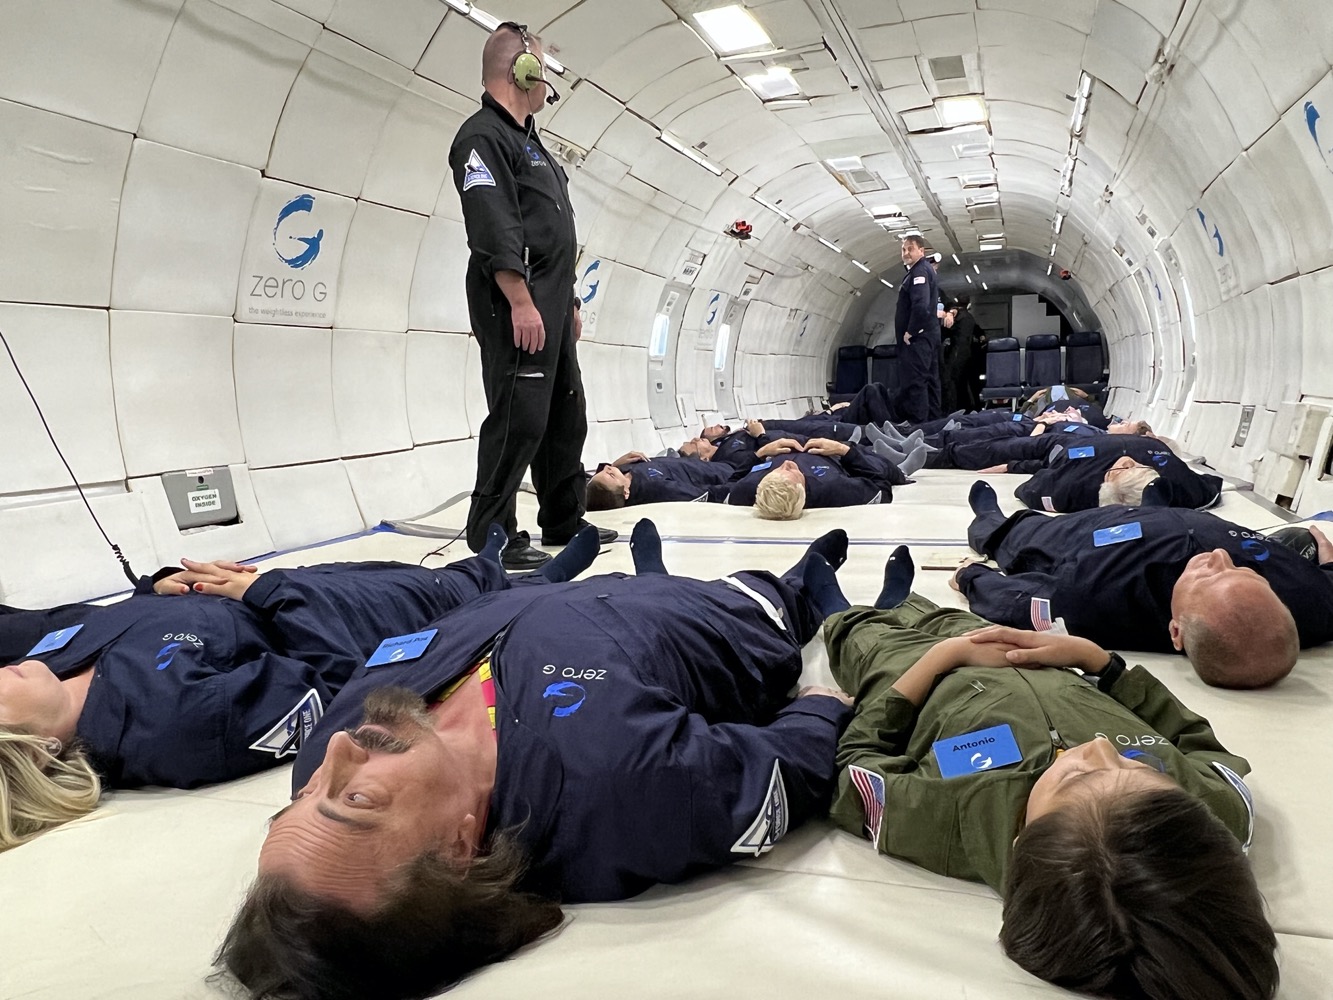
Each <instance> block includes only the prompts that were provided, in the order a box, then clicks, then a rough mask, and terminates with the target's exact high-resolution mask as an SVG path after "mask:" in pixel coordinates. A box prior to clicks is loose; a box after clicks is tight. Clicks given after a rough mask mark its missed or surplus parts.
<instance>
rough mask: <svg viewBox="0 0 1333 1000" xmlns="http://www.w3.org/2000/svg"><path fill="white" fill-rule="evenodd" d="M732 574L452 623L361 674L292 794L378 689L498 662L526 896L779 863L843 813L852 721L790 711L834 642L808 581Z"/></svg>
mask: <svg viewBox="0 0 1333 1000" xmlns="http://www.w3.org/2000/svg"><path fill="white" fill-rule="evenodd" d="M730 579H732V580H735V581H736V583H738V584H739V586H735V585H732V584H730V583H727V582H723V581H712V582H704V581H701V580H692V579H687V578H684V577H671V576H660V575H651V576H641V577H627V576H624V575H622V574H608V575H606V576H598V577H591V578H589V579H586V580H581V581H578V582H576V583H569V584H559V585H555V586H550V587H524V588H515V589H513V590H510V591H507V592H505V593H500V594H491V595H487V596H485V597H482V598H480V599H478V600H476V601H474V602H472V603H471V604H470V605H468V606H466V607H464V608H460V609H458V610H457V611H455V612H453V613H451V614H448V615H445V616H444V617H442V618H440V619H438V620H436V621H435V622H433V623H432V626H431V627H433V628H438V629H439V630H440V634H439V635H437V636H436V637H435V639H434V641H433V642H432V643H431V645H430V646H429V647H427V649H426V652H425V654H424V655H423V656H422V657H421V658H420V659H418V660H414V661H409V662H402V663H397V664H388V665H385V666H383V667H374V668H368V669H363V670H361V671H358V673H357V674H356V675H355V676H354V677H353V678H352V679H351V681H349V682H348V684H347V686H346V687H345V688H344V689H343V692H342V694H340V695H339V696H338V697H337V698H336V699H334V702H333V705H332V706H331V708H330V709H329V711H328V713H327V714H326V715H325V717H324V718H323V720H321V722H320V724H319V726H318V727H317V728H316V730H315V733H314V735H313V736H312V737H311V738H309V739H307V740H306V742H305V743H304V744H303V745H302V747H301V750H300V753H299V754H298V755H297V758H296V766H295V768H294V770H293V773H292V789H293V791H299V790H300V789H301V788H303V787H304V786H305V784H306V783H307V782H308V781H309V779H310V776H311V774H312V773H313V772H314V771H315V769H316V768H317V767H318V766H319V765H320V764H321V763H322V762H323V759H324V752H325V749H326V748H327V744H328V740H329V738H330V736H331V735H332V734H333V733H335V732H338V731H340V730H343V729H346V728H348V727H350V726H355V725H356V724H357V723H359V722H360V721H361V720H362V706H363V704H364V702H365V698H366V695H367V694H368V693H369V692H370V691H373V690H375V689H376V688H379V687H383V686H385V685H400V686H403V687H407V688H410V689H411V690H412V691H415V692H416V693H418V694H420V695H421V696H422V697H424V698H426V699H428V700H429V699H433V698H435V697H437V696H438V694H439V693H440V692H441V691H442V690H443V689H444V688H445V687H446V686H447V685H448V684H449V683H450V682H451V681H453V680H455V679H457V678H458V677H460V676H462V675H463V674H464V673H466V672H467V671H468V670H470V669H471V668H472V667H473V666H474V665H475V664H477V663H478V662H479V661H480V659H481V658H482V656H483V655H485V654H486V653H488V652H489V654H490V657H491V670H492V672H493V674H494V678H495V691H496V737H497V739H498V742H499V758H498V762H497V768H496V781H495V791H494V794H493V796H492V799H491V809H490V819H489V829H490V830H491V831H497V830H509V831H511V832H512V833H514V834H515V835H516V836H517V837H518V839H519V841H520V842H521V844H522V845H523V846H524V847H525V848H526V850H527V853H528V855H529V858H530V861H531V867H530V868H529V871H528V873H527V875H526V876H525V879H524V884H523V887H524V888H526V889H529V890H531V891H535V892H540V893H543V894H545V895H549V896H552V897H555V898H558V899H561V900H563V901H565V902H585V901H597V900H611V899H624V898H627V897H630V896H633V895H635V894H637V893H639V892H642V891H643V890H644V889H646V888H648V887H649V886H650V885H652V884H654V883H656V882H678V881H680V880H681V879H684V878H687V877H689V876H690V875H692V874H694V873H696V872H700V871H704V870H707V869H710V868H715V867H717V866H720V865H725V864H728V863H730V862H732V861H734V860H736V859H738V858H741V857H745V856H749V857H754V856H756V855H758V854H760V853H763V852H764V851H766V850H768V849H769V848H770V847H771V846H772V845H773V843H775V842H776V841H777V840H779V839H780V838H781V836H782V835H783V833H785V832H786V831H787V830H788V829H793V828H795V827H796V826H797V825H799V824H800V823H802V822H804V821H805V820H806V819H807V818H809V817H811V816H814V815H817V814H820V813H822V812H823V811H824V810H825V809H826V808H827V805H828V799H829V795H830V793H831V791H832V788H833V784H834V780H835V768H834V765H833V761H834V751H835V749H836V746H837V739H838V735H839V733H840V732H841V730H842V727H843V726H844V725H845V724H846V722H847V719H848V717H849V715H850V712H851V710H850V709H849V708H847V707H846V706H844V705H843V704H842V703H841V702H839V701H838V700H837V699H834V698H828V697H818V696H817V697H808V698H801V699H798V700H796V701H794V702H788V699H787V692H788V691H789V690H790V689H791V687H792V685H793V684H794V683H795V682H796V680H797V678H798V677H799V675H800V673H801V647H802V645H803V644H804V643H805V642H806V641H808V640H809V639H810V638H812V637H813V636H814V635H815V633H816V631H817V630H818V627H819V618H818V616H817V614H816V613H815V612H814V611H813V609H812V608H811V606H810V605H809V603H808V602H807V601H806V599H805V597H804V595H803V594H802V593H801V592H800V590H799V589H798V587H799V581H797V580H794V579H792V580H779V579H777V578H776V577H774V576H772V575H770V574H768V573H737V574H735V575H734V576H733V577H731V578H730ZM756 598H758V599H756Z"/></svg>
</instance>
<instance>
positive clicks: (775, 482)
mask: <svg viewBox="0 0 1333 1000" xmlns="http://www.w3.org/2000/svg"><path fill="white" fill-rule="evenodd" d="M776 471H777V470H774V471H773V472H770V473H769V474H768V475H766V476H765V477H764V478H763V479H761V480H759V487H758V488H757V489H756V490H755V491H754V512H755V513H756V514H758V515H759V516H760V517H762V518H763V519H764V520H765V521H795V520H796V519H797V518H798V517H800V516H801V511H803V510H805V482H804V481H802V482H801V483H799V484H797V483H793V482H792V481H791V480H790V479H788V478H787V477H786V476H779V475H777V474H776Z"/></svg>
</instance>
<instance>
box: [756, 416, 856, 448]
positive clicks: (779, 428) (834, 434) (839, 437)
mask: <svg viewBox="0 0 1333 1000" xmlns="http://www.w3.org/2000/svg"><path fill="white" fill-rule="evenodd" d="M842 412H843V411H841V410H839V411H838V412H837V413H813V414H811V415H810V416H808V417H800V418H798V419H796V420H765V421H764V422H763V424H764V430H766V431H768V437H769V439H770V440H776V439H777V438H782V437H791V436H792V435H793V434H799V435H801V436H803V437H822V438H828V439H829V440H830V441H844V442H848V441H851V439H852V434H853V433H854V432H855V431H856V430H857V429H858V428H859V427H860V426H861V425H860V424H853V423H848V422H847V421H846V420H839V419H838V418H839V417H841V416H842Z"/></svg>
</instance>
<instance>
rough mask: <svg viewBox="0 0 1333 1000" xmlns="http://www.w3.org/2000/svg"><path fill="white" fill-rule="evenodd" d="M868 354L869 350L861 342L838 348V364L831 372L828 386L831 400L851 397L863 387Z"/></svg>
mask: <svg viewBox="0 0 1333 1000" xmlns="http://www.w3.org/2000/svg"><path fill="white" fill-rule="evenodd" d="M869 354H870V352H869V350H868V349H867V348H866V347H865V346H864V345H861V344H853V345H849V346H847V347H839V348H838V366H837V368H836V369H835V370H834V373H833V384H832V385H831V386H830V387H829V399H830V401H831V402H842V401H843V400H847V399H851V398H852V397H853V396H855V395H856V394H857V393H858V392H860V391H861V390H862V389H863V388H865V384H866V380H867V372H866V358H867V356H868V355H869ZM835 397H836V398H835Z"/></svg>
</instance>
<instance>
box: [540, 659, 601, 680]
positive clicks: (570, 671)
mask: <svg viewBox="0 0 1333 1000" xmlns="http://www.w3.org/2000/svg"><path fill="white" fill-rule="evenodd" d="M542 673H544V674H545V675H546V676H547V677H554V676H555V675H556V674H557V673H558V674H559V675H560V676H561V677H563V678H564V679H565V680H569V681H602V680H606V671H605V670H600V669H594V668H593V667H563V668H561V667H557V666H556V665H555V664H554V663H548V664H546V666H544V667H542Z"/></svg>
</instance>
